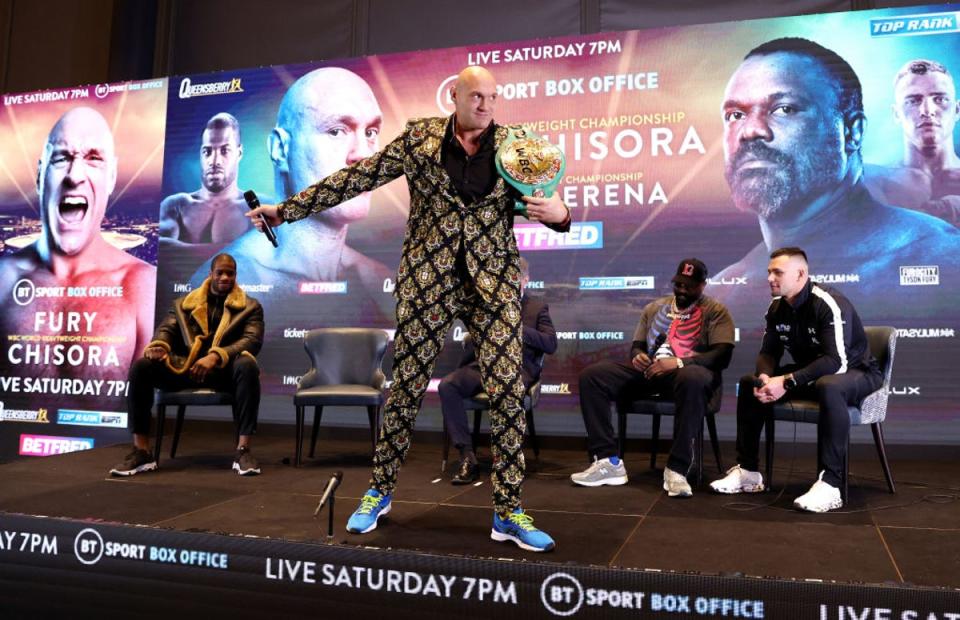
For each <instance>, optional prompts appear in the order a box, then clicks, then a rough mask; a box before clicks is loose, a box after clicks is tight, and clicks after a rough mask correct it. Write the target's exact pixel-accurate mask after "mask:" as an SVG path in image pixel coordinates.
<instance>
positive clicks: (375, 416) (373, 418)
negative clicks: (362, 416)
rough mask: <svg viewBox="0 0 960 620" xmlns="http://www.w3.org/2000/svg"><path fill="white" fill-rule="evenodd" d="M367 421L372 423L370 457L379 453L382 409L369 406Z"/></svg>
mask: <svg viewBox="0 0 960 620" xmlns="http://www.w3.org/2000/svg"><path fill="white" fill-rule="evenodd" d="M367 420H369V421H370V456H371V457H373V456H375V455H376V453H377V428H378V427H379V426H380V407H378V406H377V405H367Z"/></svg>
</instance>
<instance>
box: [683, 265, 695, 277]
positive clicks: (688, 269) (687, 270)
mask: <svg viewBox="0 0 960 620" xmlns="http://www.w3.org/2000/svg"><path fill="white" fill-rule="evenodd" d="M683 275H685V276H693V265H691V264H690V263H684V264H683Z"/></svg>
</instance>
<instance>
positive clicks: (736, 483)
mask: <svg viewBox="0 0 960 620" xmlns="http://www.w3.org/2000/svg"><path fill="white" fill-rule="evenodd" d="M710 488H711V489H713V490H714V491H716V492H717V493H726V494H730V495H732V494H734V493H759V492H761V491H763V489H764V486H763V476H762V475H761V474H760V472H758V471H749V470H747V469H743V468H742V467H740V466H739V465H734V466H733V467H731V468H730V469H728V470H727V475H726V476H724V477H723V478H721V479H720V480H714V481H713V482H711V483H710Z"/></svg>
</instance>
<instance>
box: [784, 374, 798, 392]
mask: <svg viewBox="0 0 960 620" xmlns="http://www.w3.org/2000/svg"><path fill="white" fill-rule="evenodd" d="M796 387H797V381H796V379H794V378H793V373H791V374H789V375H787V376H786V377H784V378H783V389H785V390H792V389H794V388H796Z"/></svg>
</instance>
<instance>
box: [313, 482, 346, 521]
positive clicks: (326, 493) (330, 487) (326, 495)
mask: <svg viewBox="0 0 960 620" xmlns="http://www.w3.org/2000/svg"><path fill="white" fill-rule="evenodd" d="M341 480H343V472H342V471H338V472H336V473H335V474H333V477H331V478H330V482H328V483H327V488H325V489H324V490H323V495H321V496H320V503H319V504H317V509H316V510H314V511H313V516H317V515H318V514H320V509H321V508H323V505H324V504H326V503H327V500H328V499H330V496H331V495H333V492H334V491H336V490H337V487H338V486H340V481H341Z"/></svg>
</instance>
